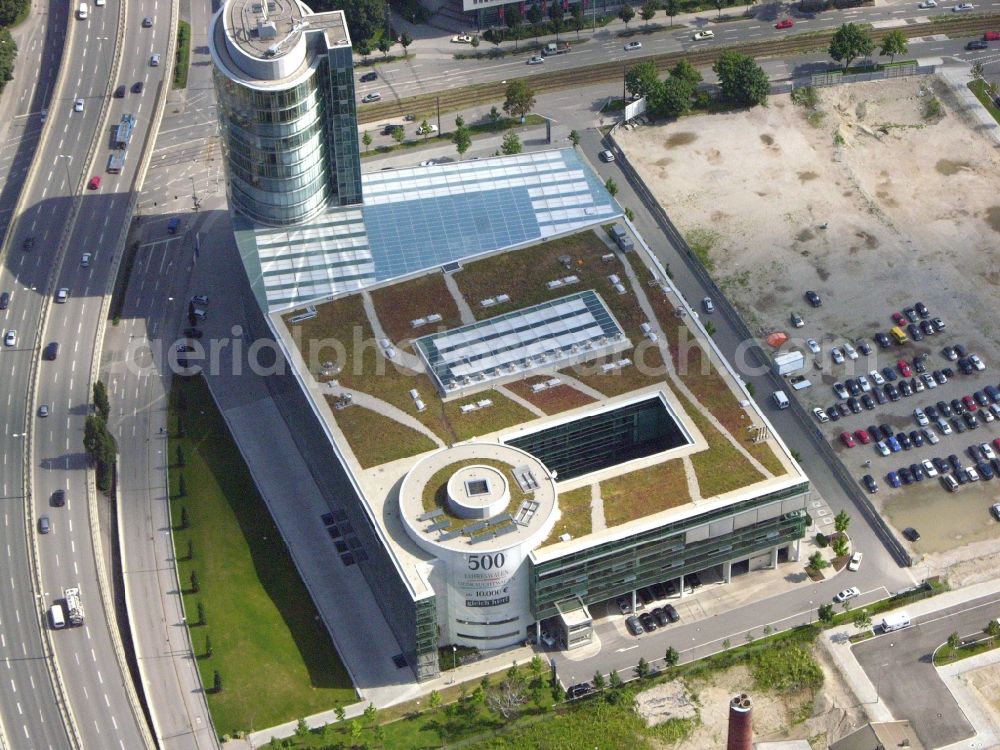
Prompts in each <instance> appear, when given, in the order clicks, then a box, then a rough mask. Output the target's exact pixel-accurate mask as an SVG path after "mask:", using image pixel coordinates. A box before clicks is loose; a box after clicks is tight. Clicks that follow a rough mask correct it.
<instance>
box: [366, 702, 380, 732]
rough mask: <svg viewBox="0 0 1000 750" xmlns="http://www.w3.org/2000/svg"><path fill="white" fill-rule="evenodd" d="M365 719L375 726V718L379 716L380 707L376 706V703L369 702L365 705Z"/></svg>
mask: <svg viewBox="0 0 1000 750" xmlns="http://www.w3.org/2000/svg"><path fill="white" fill-rule="evenodd" d="M364 716H365V721H367V722H368V726H374V725H375V720H376V719H377V718H378V709H377V708H375V704H374V703H369V704H368V705H367V706H365V714H364Z"/></svg>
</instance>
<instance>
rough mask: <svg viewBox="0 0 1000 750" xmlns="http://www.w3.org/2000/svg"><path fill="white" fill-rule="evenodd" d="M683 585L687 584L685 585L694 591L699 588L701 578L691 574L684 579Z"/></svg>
mask: <svg viewBox="0 0 1000 750" xmlns="http://www.w3.org/2000/svg"><path fill="white" fill-rule="evenodd" d="M685 583H687V585H688V586H690V587H691V588H692V589H696V588H698V587H699V586H701V578H699V577H698V574H697V573H691V574H690V575H689V576H687V577H686V578H685Z"/></svg>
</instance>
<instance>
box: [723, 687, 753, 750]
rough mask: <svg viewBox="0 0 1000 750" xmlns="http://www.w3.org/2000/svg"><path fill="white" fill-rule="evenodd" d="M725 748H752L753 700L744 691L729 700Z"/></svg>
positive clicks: (729, 749)
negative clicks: (727, 732)
mask: <svg viewBox="0 0 1000 750" xmlns="http://www.w3.org/2000/svg"><path fill="white" fill-rule="evenodd" d="M726 750H753V701H751V700H750V696H749V695H747V694H746V693H741V694H740V695H737V696H734V697H733V699H732V700H731V701H729V741H728V742H727V743H726Z"/></svg>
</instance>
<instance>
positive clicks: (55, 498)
mask: <svg viewBox="0 0 1000 750" xmlns="http://www.w3.org/2000/svg"><path fill="white" fill-rule="evenodd" d="M49 502H51V503H52V506H53V507H54V508H61V507H63V506H64V505H65V504H66V490H56V491H55V492H53V493H52V497H51V498H50V500H49Z"/></svg>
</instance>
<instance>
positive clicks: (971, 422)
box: [962, 411, 979, 430]
mask: <svg viewBox="0 0 1000 750" xmlns="http://www.w3.org/2000/svg"><path fill="white" fill-rule="evenodd" d="M962 419H964V420H965V426H966V427H968V428H969V429H970V430H974V429H976V428H977V427H979V420H978V419H977V418H976V415H975V414H973V413H972V412H971V411H967V412H965V414H963V415H962Z"/></svg>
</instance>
